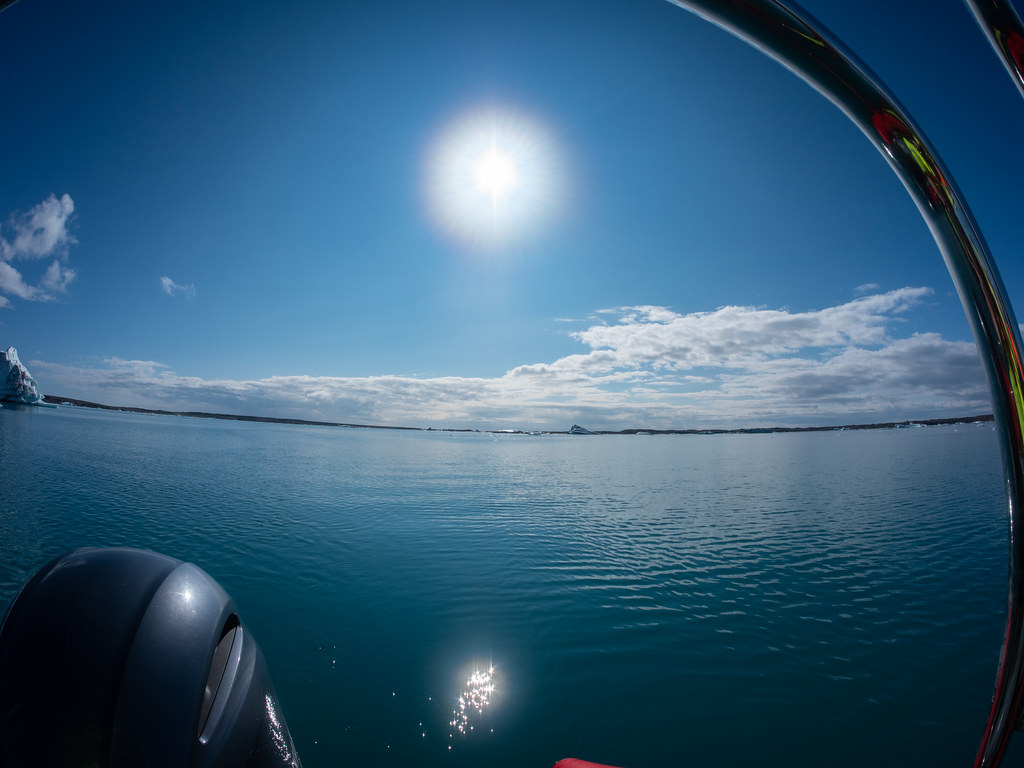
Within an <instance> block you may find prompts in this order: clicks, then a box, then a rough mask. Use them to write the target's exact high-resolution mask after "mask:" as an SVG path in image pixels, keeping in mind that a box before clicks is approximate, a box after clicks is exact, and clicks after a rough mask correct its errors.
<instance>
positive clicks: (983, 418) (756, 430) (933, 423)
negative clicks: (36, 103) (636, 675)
mask: <svg viewBox="0 0 1024 768" xmlns="http://www.w3.org/2000/svg"><path fill="white" fill-rule="evenodd" d="M43 402H45V403H48V404H50V405H73V406H76V407H78V408H96V409H98V410H103V411H124V412H127V413H151V414H156V415H159V416H190V417H192V418H195V419H222V420H225V421H251V422H257V423H267V424H297V425H300V426H310V427H349V428H352V429H397V430H403V431H406V432H482V433H486V434H495V435H529V434H541V435H567V434H569V430H550V429H544V430H536V431H525V430H518V429H449V428H438V427H395V426H387V425H383V424H349V423H346V422H340V421H312V420H309V419H287V418H278V417H275V416H238V415H235V414H230V413H206V412H204V411H165V410H161V409H156V408H135V407H133V406H117V405H104V404H102V403H93V402H90V401H88V400H78V399H76V398H73V397H59V396H57V395H44V396H43ZM990 421H994V417H993V415H992V414H991V413H987V414H982V415H980V416H957V417H953V418H947V419H912V420H911V419H908V420H907V421H884V422H877V423H874V424H839V425H832V426H824V427H748V428H737V429H642V428H631V429H620V430H602V429H595V430H590V434H592V435H751V434H772V433H775V432H841V431H844V430H855V429H901V428H908V427H938V426H944V425H948V424H975V423H977V422H990Z"/></svg>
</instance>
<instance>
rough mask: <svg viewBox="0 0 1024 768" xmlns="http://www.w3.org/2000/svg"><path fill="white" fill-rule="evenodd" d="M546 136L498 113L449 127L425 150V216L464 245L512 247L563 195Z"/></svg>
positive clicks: (528, 122)
mask: <svg viewBox="0 0 1024 768" xmlns="http://www.w3.org/2000/svg"><path fill="white" fill-rule="evenodd" d="M559 156H560V153H559V152H558V150H557V148H556V146H555V142H554V141H553V139H552V137H551V135H550V132H549V131H547V130H545V129H544V127H543V126H542V125H541V124H540V123H539V122H538V121H536V120H532V119H530V118H528V117H525V116H523V115H521V114H516V113H513V112H511V111H507V110H500V109H496V108H486V109H477V110H473V111H470V112H467V113H465V114H463V115H462V116H460V117H458V118H456V119H455V120H453V121H452V122H451V123H450V124H448V125H447V126H446V127H445V128H444V129H443V130H442V131H441V132H440V133H439V135H438V137H437V139H436V140H435V141H434V142H433V144H432V145H431V148H430V151H429V152H428V157H427V164H426V172H425V184H424V186H425V196H426V203H427V208H428V210H429V213H430V217H431V219H432V220H433V221H434V223H435V224H436V225H437V226H438V227H439V228H440V229H441V231H442V232H444V233H445V235H447V236H448V237H450V238H451V239H452V240H454V241H456V242H457V243H459V244H461V245H465V246H469V247H470V248H476V249H493V248H500V247H506V246H511V245H514V244H516V243H519V242H522V241H523V240H524V239H526V238H528V237H530V236H531V235H535V234H536V233H537V232H539V231H540V230H541V229H542V228H543V226H544V225H545V224H547V223H549V222H550V220H551V218H552V215H553V214H554V213H555V212H556V211H557V209H558V207H559V204H560V203H561V201H562V198H563V181H562V179H563V173H562V172H561V169H560V164H559V162H558V161H559Z"/></svg>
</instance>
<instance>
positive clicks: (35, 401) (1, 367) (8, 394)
mask: <svg viewBox="0 0 1024 768" xmlns="http://www.w3.org/2000/svg"><path fill="white" fill-rule="evenodd" d="M37 387H38V385H37V384H36V380H35V379H34V378H32V374H31V373H29V372H28V369H27V368H26V367H25V366H24V365H22V364H21V360H19V359H18V350H16V349H15V348H14V347H8V348H7V351H6V352H0V403H19V404H21V405H44V404H45V403H44V402H43V396H42V395H40V394H39V390H38V388H37Z"/></svg>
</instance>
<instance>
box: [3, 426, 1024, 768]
mask: <svg viewBox="0 0 1024 768" xmlns="http://www.w3.org/2000/svg"><path fill="white" fill-rule="evenodd" d="M1004 505H1005V502H1004V499H1003V496H1002V484H1001V473H1000V467H999V452H998V445H997V439H996V435H995V432H994V431H993V429H992V427H991V425H978V426H975V425H967V426H957V427H931V428H922V429H903V430H888V431H846V432H827V433H813V434H766V435H715V436H597V437H575V436H555V435H542V436H528V435H490V434H476V433H471V434H461V433H460V434H452V433H440V432H433V433H431V432H404V431H385V430H356V429H342V428H326V427H304V426H290V425H277V424H251V423H243V422H230V421H214V420H202V419H191V418H183V417H170V416H148V415H138V414H125V413H107V412H99V411H91V410H85V409H74V408H61V409H33V408H17V409H15V408H4V409H2V410H0V607H2V606H3V605H5V604H6V602H7V601H9V600H10V598H11V597H12V596H13V595H14V594H15V593H16V591H17V589H18V588H19V585H20V584H21V583H22V581H23V580H24V579H26V578H27V577H28V576H29V575H30V574H31V573H32V572H34V570H35V569H36V568H38V567H39V566H40V565H42V564H43V563H44V562H45V561H47V560H48V559H49V558H51V557H54V556H56V555H58V554H60V553H62V552H64V551H66V550H69V549H72V548H75V547H78V546H82V545H94V546H100V545H106V546H134V547H144V548H149V549H154V550H157V551H160V552H163V553H166V554H169V555H172V556H174V557H178V558H181V559H183V560H187V561H191V562H193V563H195V564H197V565H199V566H200V567H202V568H203V569H204V570H206V571H207V572H208V573H210V574H211V575H212V576H213V577H214V578H216V579H217V580H218V581H220V582H221V584H223V585H224V587H225V588H226V589H227V590H228V592H229V593H231V595H232V596H233V597H234V598H235V600H236V602H237V603H238V605H239V609H240V613H241V616H242V620H243V621H244V622H245V623H246V624H247V625H248V626H249V627H250V629H251V630H252V631H253V633H254V635H255V637H256V639H257V640H258V642H259V643H260V645H261V647H262V648H263V650H264V653H265V655H266V657H267V661H268V664H269V667H270V672H271V675H272V677H273V679H274V683H275V686H276V688H277V692H278V696H279V699H280V702H281V705H282V708H283V710H284V714H285V717H286V719H287V721H288V724H289V726H290V728H291V731H292V734H293V736H294V738H295V741H296V745H297V747H298V750H299V754H300V755H301V757H302V760H303V763H304V765H305V766H307V768H315V767H317V766H331V767H333V766H346V765H351V766H362V765H377V766H387V765H395V766H398V765H401V766H406V765H423V766H470V765H473V766H478V765H488V766H492V767H498V768H500V767H504V766H507V767H508V768H513V767H516V768H527V767H528V766H529V767H532V768H544V767H545V766H550V765H551V764H553V763H554V762H555V761H556V760H558V759H560V758H562V757H569V756H574V757H581V758H584V759H589V760H595V761H600V762H606V763H612V764H615V765H622V766H626V767H627V768H654V766H664V765H671V766H741V765H742V766H747V765H758V766H821V765H828V766H865V765H894V766H913V765H921V766H925V765H928V766H945V765H949V766H961V765H968V764H969V763H970V761H971V760H972V758H973V755H974V751H975V750H976V748H977V744H978V741H979V739H980V736H981V731H982V728H983V727H984V723H985V720H986V716H987V711H988V705H989V702H990V700H991V693H992V685H993V682H994V678H995V670H996V663H997V659H998V648H999V645H1000V642H1001V640H1002V631H1003V621H1004V610H1005V602H1006V552H1007V544H1006V520H1005V511H1004ZM474 672H479V673H480V676H479V677H478V678H477V682H476V684H470V682H469V681H470V679H471V677H472V676H473V674H474ZM487 680H489V684H486V681H487ZM481 681H483V682H481ZM460 696H462V697H463V699H464V700H466V701H471V700H472V702H475V703H476V704H477V705H478V706H473V705H472V702H471V705H470V706H469V707H467V709H466V710H465V712H460V709H459V698H460ZM1020 746H1021V745H1019V744H1017V745H1015V747H1014V748H1013V749H1012V750H1011V754H1010V756H1009V758H1008V760H1007V764H1010V765H1013V764H1020V756H1021V754H1022V752H1021V751H1020V750H1019V749H1018V748H1019V747H1020ZM1013 750H1016V751H1013Z"/></svg>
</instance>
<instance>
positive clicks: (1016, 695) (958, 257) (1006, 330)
mask: <svg viewBox="0 0 1024 768" xmlns="http://www.w3.org/2000/svg"><path fill="white" fill-rule="evenodd" d="M669 2H672V3H674V4H675V5H678V6H680V7H681V8H684V9H686V10H689V11H692V12H693V13H696V14H697V15H698V16H701V17H702V18H704V19H707V20H708V21H710V22H712V23H713V24H716V25H717V26H719V27H722V28H723V29H725V30H727V31H728V32H731V33H732V34H734V35H736V36H737V37H739V38H741V39H742V40H745V41H746V42H748V43H750V44H751V45H753V46H754V47H755V48H758V49H759V50H761V51H763V52H764V53H765V54H767V55H768V56H770V57H772V58H774V59H776V60H777V61H778V62H780V63H781V64H783V65H784V66H785V67H787V68H788V69H790V70H791V71H793V72H794V73H796V74H797V75H799V76H800V77H801V78H803V79H804V80H806V81H807V83H809V84H810V85H811V86H812V87H814V88H815V89H816V90H818V91H819V92H820V93H821V94H822V95H823V96H825V97H826V98H827V99H829V100H830V101H831V102H832V103H833V104H835V105H836V106H837V107H839V109H841V110H842V111H843V112H844V113H846V115H847V117H849V118H850V120H852V121H853V123H854V124H855V125H856V126H857V127H858V128H860V129H861V131H863V133H864V134H865V135H866V136H867V137H868V139H869V140H870V141H871V143H872V144H874V145H875V147H876V148H877V149H878V151H879V152H881V153H882V156H883V157H884V158H885V159H886V161H888V163H889V165H890V166H891V167H892V169H893V171H894V172H895V173H896V175H897V176H898V177H899V179H900V181H902V182H903V185H904V186H905V187H906V188H907V191H908V192H909V193H910V196H911V197H912V198H913V200H914V203H915V204H916V205H917V208H918V210H919V211H920V212H921V215H922V216H923V217H924V220H925V223H926V224H927V225H928V228H929V229H930V230H931V233H932V237H934V238H935V242H936V243H937V244H938V246H939V251H940V252H941V253H942V257H943V259H944V260H945V262H946V267H947V268H948V269H949V273H950V275H951V276H952V278H953V282H954V284H955V285H956V289H957V292H958V293H959V295H960V301H961V303H962V304H963V307H964V311H965V312H966V313H967V318H968V320H969V321H970V324H971V328H972V330H973V332H974V338H975V341H976V342H977V344H978V348H979V352H980V353H981V357H982V360H983V362H984V365H985V371H986V374H987V375H988V381H989V389H990V390H991V395H992V408H993V412H994V413H995V417H996V424H997V430H998V433H999V438H1000V443H1001V448H1002V456H1003V475H1004V480H1005V484H1006V496H1007V506H1008V512H1009V538H1010V567H1009V598H1008V607H1007V621H1006V634H1005V637H1004V642H1003V647H1002V652H1001V654H1000V660H999V667H998V673H997V677H996V686H995V693H994V694H993V699H992V708H991V710H990V713H989V718H988V723H987V726H986V728H985V732H984V735H983V737H982V741H981V746H980V747H979V749H978V754H977V757H976V758H975V763H974V765H975V766H976V767H977V768H980V767H981V766H994V765H997V764H998V763H999V761H1000V760H1001V759H1002V756H1003V754H1004V752H1005V750H1006V747H1007V745H1008V743H1009V739H1010V736H1011V735H1012V733H1013V730H1014V728H1017V727H1019V726H1020V724H1021V712H1022V701H1024V696H1022V694H1024V534H1022V531H1021V525H1022V522H1024V521H1022V517H1021V515H1022V512H1021V510H1022V506H1024V496H1022V494H1024V439H1022V436H1024V393H1022V388H1024V371H1022V368H1021V350H1022V344H1021V335H1020V328H1019V327H1018V325H1017V321H1016V319H1015V318H1014V315H1013V310H1012V309H1011V307H1010V302H1009V300H1008V299H1007V296H1006V290H1005V288H1004V287H1003V283H1002V280H1001V278H1000V277H999V273H998V271H997V270H996V267H995V264H994V263H993V261H992V257H991V256H990V254H989V252H988V248H987V246H986V245H985V241H984V239H983V238H982V236H981V232H980V231H979V229H978V226H977V224H976V223H975V221H974V217H973V216H972V214H971V212H970V210H969V209H968V208H967V204H966V203H965V202H964V200H963V196H962V195H961V193H960V191H959V189H958V188H957V186H956V184H955V183H954V181H953V179H952V177H951V176H950V175H949V172H948V171H947V170H946V168H945V166H944V165H943V163H942V161H941V160H940V159H939V157H938V155H937V153H936V152H935V151H934V149H932V147H931V145H930V144H929V142H928V140H927V139H926V138H925V136H924V134H923V133H922V132H921V130H920V129H919V128H918V127H917V125H916V124H915V123H914V121H913V120H912V119H911V118H910V116H909V115H908V114H907V112H906V110H905V109H904V108H903V107H902V106H901V105H900V104H899V102H898V101H897V100H896V98H895V97H894V96H893V95H892V94H891V93H890V92H889V90H888V89H887V88H886V87H885V86H884V85H883V84H882V82H881V81H880V80H879V78H878V77H877V76H875V75H874V74H873V73H872V72H871V71H870V70H869V69H868V68H867V66H865V65H864V64H863V63H862V62H861V61H860V60H859V59H858V58H857V57H856V56H855V55H854V54H853V53H852V52H850V51H849V50H848V49H847V48H846V47H845V46H844V45H843V44H842V43H840V42H839V41H838V40H836V39H835V38H834V37H832V36H831V34H830V33H829V32H828V31H827V30H826V29H825V28H824V27H823V26H822V25H821V24H820V23H818V22H817V21H815V20H814V18H813V17H811V16H810V14H808V13H807V12H805V11H804V10H802V9H799V8H797V6H795V5H789V6H787V5H783V3H781V2H779V1H778V0H669ZM968 2H969V3H973V5H974V8H973V9H972V10H974V12H975V14H976V16H977V18H978V21H979V23H980V24H981V26H982V29H983V30H985V32H986V34H987V35H989V39H990V40H991V41H992V44H993V45H994V46H995V48H996V50H997V52H999V53H1000V55H1002V56H1003V57H1004V61H1006V62H1008V63H1007V69H1008V70H1009V71H1010V74H1011V76H1013V77H1014V78H1015V80H1016V81H1017V83H1018V87H1020V88H1021V89H1022V94H1024V78H1022V77H1021V75H1020V70H1021V66H1022V64H1021V63H1022V61H1024V54H1022V52H1024V48H1022V47H1021V43H1022V42H1024V38H1022V37H1021V36H1020V34H1019V27H1020V21H1019V19H1017V18H1016V16H1015V15H1014V14H1013V12H1012V10H1010V11H1009V13H1007V9H1006V7H1005V5H1004V4H1003V2H1002V0H968ZM1014 19H1016V22H1017V30H1014V28H1013V21H1014ZM1014 34H1016V35H1017V37H1016V38H1014V37H1013V35H1014Z"/></svg>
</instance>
